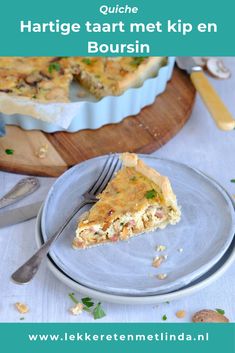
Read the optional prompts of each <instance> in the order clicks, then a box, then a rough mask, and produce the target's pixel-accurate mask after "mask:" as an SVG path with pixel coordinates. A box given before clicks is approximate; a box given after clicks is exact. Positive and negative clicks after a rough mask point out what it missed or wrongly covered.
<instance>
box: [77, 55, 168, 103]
mask: <svg viewBox="0 0 235 353" xmlns="http://www.w3.org/2000/svg"><path fill="white" fill-rule="evenodd" d="M74 61H75V62H76V63H77V64H78V63H79V66H80V72H79V74H78V75H77V76H76V77H77V80H78V81H79V82H80V83H81V85H83V86H84V87H86V88H87V89H88V90H89V91H90V92H91V93H92V94H94V95H95V96H96V97H97V98H102V97H105V96H119V95H121V94H122V93H123V92H124V91H126V90H127V89H129V88H131V87H139V86H141V85H142V84H143V82H144V81H145V80H146V79H147V78H150V77H154V76H156V75H157V73H158V70H159V69H160V67H161V66H163V65H164V64H165V63H166V57H159V56H155V57H150V56H149V57H72V58H71V62H74Z"/></svg>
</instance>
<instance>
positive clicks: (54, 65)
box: [48, 62, 60, 74]
mask: <svg viewBox="0 0 235 353" xmlns="http://www.w3.org/2000/svg"><path fill="white" fill-rule="evenodd" d="M54 70H55V71H60V64H59V63H56V62H55V63H51V64H50V65H49V67H48V71H49V73H50V74H52V72H53V71H54Z"/></svg>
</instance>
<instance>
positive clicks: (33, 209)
mask: <svg viewBox="0 0 235 353" xmlns="http://www.w3.org/2000/svg"><path fill="white" fill-rule="evenodd" d="M42 204H43V201H39V202H35V203H33V204H30V205H27V206H23V207H18V208H15V209H13V210H9V211H4V212H1V213H0V228H4V227H8V226H11V225H13V224H18V223H21V222H25V221H28V220H30V219H32V218H35V217H36V216H37V214H38V212H39V210H40V208H41V206H42Z"/></svg>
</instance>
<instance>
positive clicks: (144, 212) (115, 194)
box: [73, 153, 181, 248]
mask: <svg viewBox="0 0 235 353" xmlns="http://www.w3.org/2000/svg"><path fill="white" fill-rule="evenodd" d="M121 159H122V161H123V166H122V169H121V170H120V171H118V172H117V174H116V175H115V176H114V178H113V179H112V180H111V181H110V183H109V184H108V185H107V187H106V188H105V190H104V191H103V192H102V193H101V194H100V195H99V200H98V202H97V203H96V204H95V205H94V206H93V207H92V208H91V209H90V211H89V212H88V213H85V214H84V215H83V216H82V218H81V219H80V220H79V223H78V227H77V231H76V236H75V238H74V240H73V247H74V248H87V247H90V246H93V245H98V244H103V243H106V242H116V241H118V240H126V239H128V238H130V237H133V236H135V235H138V234H140V233H144V232H149V231H152V230H155V229H157V228H161V229H163V228H165V227H166V226H167V225H168V224H176V223H177V222H179V220H180V216H181V212H180V209H179V207H178V206H177V200H176V196H175V194H174V193H173V191H172V188H171V184H170V181H169V179H168V178H167V177H165V176H162V175H160V174H159V173H158V172H157V171H156V170H154V169H152V168H150V167H148V166H147V165H146V164H145V163H144V162H143V161H141V160H140V159H138V156H137V155H136V154H132V153H124V154H122V155H121Z"/></svg>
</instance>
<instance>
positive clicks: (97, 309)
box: [92, 303, 106, 320]
mask: <svg viewBox="0 0 235 353" xmlns="http://www.w3.org/2000/svg"><path fill="white" fill-rule="evenodd" d="M92 314H93V317H94V319H95V320H97V319H102V317H104V316H106V314H105V312H104V310H103V309H102V308H101V303H98V304H97V305H96V306H95V308H94V310H93V312H92Z"/></svg>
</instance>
